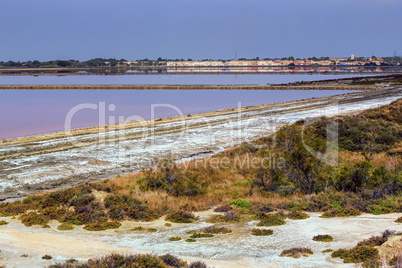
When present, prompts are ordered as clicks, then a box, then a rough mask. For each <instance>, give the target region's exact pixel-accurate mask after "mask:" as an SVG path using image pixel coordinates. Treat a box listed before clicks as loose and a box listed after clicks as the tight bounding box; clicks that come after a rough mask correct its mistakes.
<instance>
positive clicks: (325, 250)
mask: <svg viewBox="0 0 402 268" xmlns="http://www.w3.org/2000/svg"><path fill="white" fill-rule="evenodd" d="M333 251H334V250H333V249H330V248H328V249H324V250H323V251H322V253H328V252H333Z"/></svg>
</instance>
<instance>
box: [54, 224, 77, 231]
mask: <svg viewBox="0 0 402 268" xmlns="http://www.w3.org/2000/svg"><path fill="white" fill-rule="evenodd" d="M73 229H74V226H73V225H71V224H68V223H62V224H60V225H59V226H57V230H60V231H69V230H73Z"/></svg>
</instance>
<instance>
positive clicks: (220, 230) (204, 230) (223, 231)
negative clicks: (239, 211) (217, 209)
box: [200, 226, 232, 234]
mask: <svg viewBox="0 0 402 268" xmlns="http://www.w3.org/2000/svg"><path fill="white" fill-rule="evenodd" d="M200 232H202V233H206V234H228V233H231V232H232V230H230V229H228V228H226V227H215V226H209V227H205V228H202V229H201V230H200Z"/></svg>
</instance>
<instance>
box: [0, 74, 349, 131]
mask: <svg viewBox="0 0 402 268" xmlns="http://www.w3.org/2000/svg"><path fill="white" fill-rule="evenodd" d="M353 76H356V75H353ZM345 77H352V76H351V75H109V76H101V75H87V76H79V75H75V76H74V75H73V76H38V77H34V76H0V84H277V83H289V82H295V81H311V80H326V79H335V78H345ZM347 92H351V91H328V90H322V91H303V90H302V91H280V90H274V91H270V90H266V91H247V90H232V91H227V90H225V91H218V90H208V91H203V90H191V91H190V90H188V91H187V90H181V91H174V90H166V91H165V90H164V91H156V90H118V91H112V90H53V91H51V90H24V91H19V90H0V139H4V138H11V137H19V136H29V135H34V134H40V133H47V132H53V131H60V130H63V129H64V122H65V118H66V115H67V114H68V112H69V111H70V110H71V109H72V108H73V107H75V106H77V105H80V104H88V103H90V104H93V105H98V107H99V105H100V103H102V102H104V103H105V107H106V111H105V113H103V115H104V116H105V118H106V122H105V123H106V124H108V123H113V120H115V122H116V123H118V122H121V121H122V120H126V119H127V118H128V117H130V116H132V117H133V118H134V119H150V118H151V115H152V111H154V114H155V117H165V116H174V115H178V114H179V113H183V114H190V113H200V112H206V111H213V110H219V109H225V108H232V107H238V106H239V105H241V106H251V105H259V104H269V103H279V102H285V101H292V100H299V99H307V98H314V97H316V98H317V97H325V96H332V95H337V94H343V93H347ZM111 104H112V106H109V105H111ZM152 104H167V105H169V106H170V107H157V108H155V109H152ZM165 106H166V105H165ZM109 107H110V108H115V109H109ZM119 117H121V118H120V120H119ZM110 118H111V119H112V120H109V119H110ZM72 122H73V127H74V128H78V127H86V126H96V125H99V109H98V110H94V109H83V110H80V111H79V112H77V113H76V114H75V116H74V118H73V121H72Z"/></svg>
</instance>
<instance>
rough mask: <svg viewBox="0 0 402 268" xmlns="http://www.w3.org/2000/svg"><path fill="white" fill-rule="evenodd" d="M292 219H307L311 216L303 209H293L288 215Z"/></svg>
mask: <svg viewBox="0 0 402 268" xmlns="http://www.w3.org/2000/svg"><path fill="white" fill-rule="evenodd" d="M286 216H287V217H288V218H289V219H291V220H305V219H308V218H310V216H309V215H308V214H307V213H305V212H302V211H291V212H290V213H288V214H287V215H286Z"/></svg>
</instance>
